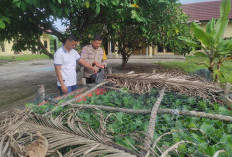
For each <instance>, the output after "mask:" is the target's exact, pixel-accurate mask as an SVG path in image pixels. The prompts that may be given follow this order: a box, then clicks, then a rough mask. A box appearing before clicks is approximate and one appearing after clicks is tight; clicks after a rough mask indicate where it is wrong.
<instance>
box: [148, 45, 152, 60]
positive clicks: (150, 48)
mask: <svg viewBox="0 0 232 157" xmlns="http://www.w3.org/2000/svg"><path fill="white" fill-rule="evenodd" d="M148 48H149V58H151V57H152V52H153V51H152V46H148Z"/></svg>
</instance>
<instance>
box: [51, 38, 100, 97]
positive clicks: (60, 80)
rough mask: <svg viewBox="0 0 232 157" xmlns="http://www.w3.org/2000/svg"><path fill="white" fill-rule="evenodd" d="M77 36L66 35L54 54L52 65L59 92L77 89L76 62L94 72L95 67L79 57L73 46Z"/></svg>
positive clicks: (64, 92) (75, 43)
mask: <svg viewBox="0 0 232 157" xmlns="http://www.w3.org/2000/svg"><path fill="white" fill-rule="evenodd" d="M77 42H78V40H77V38H76V37H75V36H73V35H70V36H68V37H67V38H66V39H65V41H64V43H63V45H62V46H61V48H59V49H58V50H57V51H56V53H55V55H54V66H55V70H56V76H57V85H58V88H59V90H60V92H61V94H66V93H70V92H72V91H74V90H76V89H77V74H76V63H77V62H78V63H80V64H82V65H83V66H84V67H86V68H88V69H91V70H92V71H94V72H96V69H95V68H94V67H93V66H92V65H90V64H89V63H87V62H86V61H85V60H83V59H81V58H80V55H79V54H78V53H77V51H76V50H74V48H75V47H76V45H77Z"/></svg>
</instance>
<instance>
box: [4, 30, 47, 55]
mask: <svg viewBox="0 0 232 157" xmlns="http://www.w3.org/2000/svg"><path fill="white" fill-rule="evenodd" d="M49 36H50V35H49V34H46V33H43V34H42V36H41V37H40V40H41V42H42V43H43V45H44V46H45V47H46V48H47V50H48V51H49V52H50V40H49ZM13 44H14V41H10V42H8V41H4V42H1V44H0V56H14V55H24V54H32V52H31V51H29V50H26V51H21V52H17V51H14V50H12V47H13ZM37 53H38V52H37Z"/></svg>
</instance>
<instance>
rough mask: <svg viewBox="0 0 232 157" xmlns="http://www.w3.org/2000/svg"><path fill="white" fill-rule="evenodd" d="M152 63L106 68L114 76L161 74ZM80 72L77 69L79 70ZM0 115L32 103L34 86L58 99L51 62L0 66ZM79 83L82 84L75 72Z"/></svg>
mask: <svg viewBox="0 0 232 157" xmlns="http://www.w3.org/2000/svg"><path fill="white" fill-rule="evenodd" d="M153 62H154V59H130V60H129V62H128V64H127V69H126V70H122V69H121V59H108V66H110V67H112V69H113V70H112V71H113V73H121V72H129V71H132V70H134V71H136V72H148V73H149V72H152V70H156V71H157V70H158V71H159V70H161V69H162V68H160V67H159V66H158V65H156V64H152V63H153ZM78 70H80V68H78ZM0 72H1V75H0V82H1V83H0V89H1V90H0V112H1V111H5V110H7V109H11V108H22V107H24V104H25V103H29V102H35V101H36V93H37V86H38V85H40V84H44V85H45V89H46V94H47V96H50V97H56V96H59V91H58V89H57V86H56V76H55V71H54V67H53V61H52V60H35V61H26V62H21V61H16V62H4V63H2V64H1V63H0ZM78 74H79V75H78V83H79V82H80V80H81V77H82V76H81V75H80V72H78Z"/></svg>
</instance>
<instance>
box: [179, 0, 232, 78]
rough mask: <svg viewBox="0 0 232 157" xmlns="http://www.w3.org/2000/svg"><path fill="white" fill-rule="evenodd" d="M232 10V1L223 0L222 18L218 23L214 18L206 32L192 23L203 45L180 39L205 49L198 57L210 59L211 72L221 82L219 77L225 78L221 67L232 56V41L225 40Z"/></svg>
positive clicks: (195, 35)
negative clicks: (231, 10)
mask: <svg viewBox="0 0 232 157" xmlns="http://www.w3.org/2000/svg"><path fill="white" fill-rule="evenodd" d="M230 9H231V1H230V0H222V1H221V6H220V18H219V19H218V20H217V21H216V20H215V19H214V18H212V20H210V21H209V22H208V23H207V25H206V31H204V30H203V29H202V28H201V26H200V25H199V24H197V23H194V22H193V23H192V30H193V35H194V37H195V38H196V39H197V40H198V41H200V42H201V45H199V44H197V43H196V42H194V41H192V40H190V39H187V38H185V37H179V39H180V40H183V41H184V42H186V44H188V45H190V46H192V47H196V48H201V49H203V52H199V53H197V54H196V55H201V56H206V57H208V58H209V64H206V65H207V67H208V69H209V71H210V72H212V73H213V74H214V76H215V77H214V80H215V81H216V82H218V81H219V77H223V74H222V72H221V67H222V66H223V62H224V61H225V60H226V59H227V57H228V56H231V55H232V51H231V49H232V39H227V40H226V39H223V36H224V32H225V29H226V28H227V25H228V21H229V20H228V15H229V13H230Z"/></svg>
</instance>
